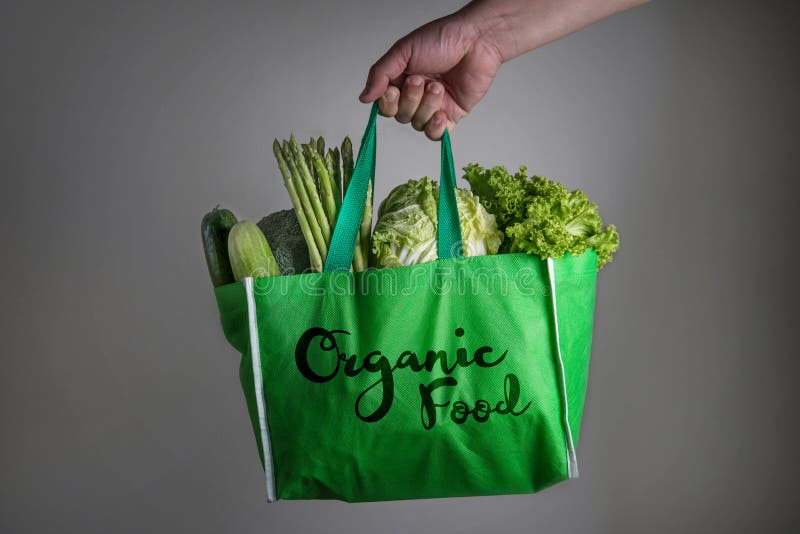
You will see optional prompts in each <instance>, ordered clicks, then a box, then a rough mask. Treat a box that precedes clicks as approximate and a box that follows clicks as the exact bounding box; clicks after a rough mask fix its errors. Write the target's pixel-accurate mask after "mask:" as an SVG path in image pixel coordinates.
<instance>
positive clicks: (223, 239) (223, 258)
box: [200, 206, 236, 287]
mask: <svg viewBox="0 0 800 534" xmlns="http://www.w3.org/2000/svg"><path fill="white" fill-rule="evenodd" d="M235 224H236V217H235V216H234V214H233V213H231V212H230V211H229V210H226V209H219V206H217V207H216V208H214V209H213V210H211V211H210V212H208V213H207V214H206V215H205V217H203V221H202V222H201V223H200V234H201V237H202V238H203V251H204V252H205V255H206V264H207V265H208V274H209V275H210V276H211V283H212V284H214V287H219V286H224V285H226V284H232V283H233V282H234V277H233V271H232V270H231V264H230V261H229V260H228V233H229V232H230V231H231V228H233V226H234V225H235Z"/></svg>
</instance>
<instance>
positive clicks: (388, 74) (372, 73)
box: [358, 39, 411, 104]
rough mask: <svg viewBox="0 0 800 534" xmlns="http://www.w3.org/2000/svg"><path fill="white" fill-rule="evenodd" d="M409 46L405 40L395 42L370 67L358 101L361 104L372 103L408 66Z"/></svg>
mask: <svg viewBox="0 0 800 534" xmlns="http://www.w3.org/2000/svg"><path fill="white" fill-rule="evenodd" d="M410 56H411V44H410V43H409V42H408V41H406V40H405V39H401V40H399V41H397V42H396V43H395V44H394V45H392V47H391V48H390V49H389V50H388V51H387V52H386V53H385V54H384V55H383V56H382V57H381V58H380V59H379V60H378V61H376V62H375V64H374V65H372V68H370V69H369V74H368V75H367V83H366V85H365V86H364V90H363V91H361V95H359V97H358V99H359V100H361V101H362V102H363V103H365V104H367V103H369V102H374V101H375V100H377V99H378V98H380V97H381V96H382V95H383V93H385V92H386V89H387V88H388V87H389V82H391V81H392V80H394V79H396V78H398V77H400V75H401V74H403V72H404V71H405V70H406V67H407V66H408V60H409V57H410Z"/></svg>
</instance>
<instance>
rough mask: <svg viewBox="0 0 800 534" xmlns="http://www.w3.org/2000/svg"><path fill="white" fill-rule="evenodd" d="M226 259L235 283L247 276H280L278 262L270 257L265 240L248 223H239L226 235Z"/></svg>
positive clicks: (270, 252)
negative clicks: (229, 264)
mask: <svg viewBox="0 0 800 534" xmlns="http://www.w3.org/2000/svg"><path fill="white" fill-rule="evenodd" d="M228 258H230V261H231V268H232V269H233V277H234V278H235V279H236V281H237V282H239V281H241V280H242V279H244V278H247V277H248V276H253V277H263V276H280V274H281V271H280V269H279V268H278V262H276V261H275V257H274V256H273V255H272V250H271V249H270V248H269V243H268V242H267V238H266V237H264V233H263V232H262V231H261V229H260V228H259V227H258V226H256V225H255V223H252V222H250V221H239V222H238V223H236V225H235V226H234V227H233V228H231V232H230V234H228Z"/></svg>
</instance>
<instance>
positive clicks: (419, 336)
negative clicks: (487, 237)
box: [216, 251, 597, 502]
mask: <svg viewBox="0 0 800 534" xmlns="http://www.w3.org/2000/svg"><path fill="white" fill-rule="evenodd" d="M596 261H597V259H596V255H595V253H594V252H593V251H588V252H586V253H585V254H583V255H581V256H578V257H571V256H565V257H564V258H561V259H559V260H556V261H555V270H556V280H557V283H556V296H557V303H558V306H557V309H558V321H559V329H560V338H561V345H562V352H563V359H564V366H565V375H566V377H565V378H566V389H567V392H568V408H569V409H568V413H569V423H570V428H571V430H572V434H573V438H574V440H575V441H576V442H577V439H578V433H579V429H580V420H581V415H582V411H583V401H584V397H585V393H586V379H587V374H588V365H589V352H590V344H591V332H592V316H593V308H594V296H595V279H596ZM216 294H217V299H218V303H219V308H220V312H221V316H222V323H223V329H224V331H225V335H226V337H227V339H228V340H229V342H230V343H231V344H232V345H233V346H234V347H235V348H236V350H238V351H239V352H241V353H242V355H243V356H242V363H241V382H242V387H243V389H244V392H245V397H246V399H247V405H248V409H249V411H250V415H251V418H252V421H253V425H254V428H255V429H256V432H255V434H256V440H257V442H258V446H259V451H260V452H261V451H262V450H263V449H262V444H261V440H260V434H259V431H258V414H257V409H256V399H255V389H254V385H253V373H252V363H251V353H250V349H249V346H248V336H249V335H248V322H247V305H246V299H245V294H244V288H243V286H242V284H241V283H236V284H231V285H228V286H223V287H219V288H217V289H216ZM255 302H256V310H257V317H258V334H259V339H260V351H261V368H262V373H263V376H264V396H265V404H266V411H267V419H268V423H269V433H270V441H271V445H272V460H273V463H274V470H275V478H276V487H277V494H278V498H280V499H341V500H345V501H351V502H353V501H375V500H393V499H410V498H429V497H448V496H467V495H491V494H502V493H529V492H534V491H537V490H539V489H542V488H544V487H546V486H549V485H551V484H553V483H555V482H558V481H560V480H564V479H565V478H567V460H566V445H565V429H564V428H563V425H562V409H563V405H562V400H561V397H560V384H559V383H558V381H557V367H556V366H557V365H558V363H557V360H556V357H555V352H556V351H555V344H554V343H555V337H554V333H553V328H552V322H553V318H552V315H551V314H552V311H551V310H552V308H551V304H550V296H549V282H548V280H547V270H546V267H545V265H544V262H543V261H542V260H540V259H539V258H537V257H534V256H529V255H526V254H503V255H496V256H479V257H471V258H459V259H447V260H437V261H435V262H432V263H427V264H423V265H415V266H409V267H400V268H396V269H384V270H373V271H366V272H363V273H338V272H336V273H318V274H303V275H296V276H287V277H280V278H260V279H256V280H255ZM312 328H321V329H324V330H325V332H333V331H337V330H339V331H340V332H336V333H334V334H326V335H322V334H324V333H323V332H320V334H321V335H319V336H318V337H315V338H313V339H312V340H311V343H310V344H309V345H308V350H302V349H301V351H300V352H301V353H302V354H304V355H308V357H307V358H306V357H305V356H303V357H302V358H304V359H305V360H306V361H307V362H308V363H309V365H310V367H311V368H312V369H313V370H314V372H315V373H316V374H317V375H320V376H326V377H327V376H328V375H332V377H331V378H330V379H329V380H327V381H325V382H314V381H312V380H309V378H308V377H306V376H304V374H303V373H302V372H301V371H300V370H299V366H298V361H297V349H298V344H299V342H300V340H301V338H302V337H303V335H304V334H305V333H306V332H308V331H309V329H312ZM459 328H460V329H463V335H461V336H458V335H456V334H457V332H456V330H457V329H459ZM345 332H346V333H345ZM459 333H460V331H459ZM332 340H335V345H334V343H333V341H332ZM482 347H490V348H491V351H490V352H486V350H487V349H486V348H484V349H481V348H482ZM462 348H463V349H465V352H462V354H461V358H462V360H461V361H462V362H470V363H467V365H464V366H461V365H459V364H458V361H459V349H462ZM481 350H483V351H484V352H480V351H481ZM429 351H434V353H433V354H434V356H437V357H436V358H430V365H428V367H425V366H424V365H425V363H426V360H427V359H428V357H429ZM439 351H444V353H445V354H444V355H443V356H442V357H441V358H439V357H438V356H439ZM476 351H479V352H480V354H482V355H483V358H482V363H484V364H489V363H493V362H496V361H498V360H500V358H501V355H502V354H504V353H505V356H504V357H503V358H502V360H500V363H498V364H496V365H493V366H491V367H481V366H480V365H478V363H476V362H475V359H476V358H475V353H476ZM409 352H413V353H414V354H415V355H416V358H413V357H412V356H411V355H410V354H409ZM404 354H405V356H403V355H404ZM353 355H355V357H353ZM340 358H344V359H340ZM443 361H446V364H445V365H444V367H445V369H443V368H442V367H443V366H442V362H443ZM417 362H418V363H419V365H418V366H416V368H417V369H419V370H416V371H415V370H414V369H415V366H414V363H417ZM403 364H405V365H407V366H406V367H401V368H397V369H395V370H394V371H392V372H388V373H386V372H385V370H386V369H387V368H392V367H397V366H398V365H403ZM420 367H422V368H421V369H420ZM337 368H338V370H337ZM382 370H383V371H384V374H385V375H386V376H384V374H382V372H381V371H382ZM348 371H349V372H348ZM448 371H450V372H448ZM349 374H353V375H354V376H348V375H349ZM442 379H444V380H442ZM448 379H449V380H448ZM437 383H439V384H443V385H441V386H440V387H438V388H435V389H432V390H431V391H430V392H429V393H430V394H429V395H427V393H426V395H427V397H426V396H424V395H423V392H422V391H421V388H429V387H430V386H431V385H432V384H437ZM389 384H391V389H392V392H391V393H392V395H391V396H390V397H388V401H387V402H389V401H390V402H391V404H390V405H389V406H388V410H385V413H384V414H383V416H382V417H380V418H379V419H377V420H374V421H369V418H370V416H372V417H376V416H375V412H376V410H380V407H381V402H382V401H384V399H386V397H385V395H387V393H389V391H388V390H389V389H390V388H389ZM370 386H372V387H371V388H370ZM515 390H516V391H518V393H515ZM365 391H366V393H364V392H365ZM515 397H516V398H515ZM480 399H483V401H485V402H480ZM425 402H428V404H427V405H430V403H434V404H436V405H437V406H435V407H434V412H435V422H432V418H431V417H429V416H428V414H427V412H425V411H424V406H426V404H425ZM456 402H463V403H465V404H456ZM448 403H449V404H448ZM487 403H488V404H487ZM498 403H500V405H499V406H498ZM439 405H446V406H439ZM476 406H477V407H478V408H479V411H478V413H477V414H475V413H473V414H470V415H467V416H465V411H466V410H471V411H474V410H475V408H476ZM384 408H385V406H384ZM489 409H492V410H494V409H496V410H497V412H503V411H509V410H511V411H512V412H521V413H519V415H512V414H511V413H505V414H503V413H490V414H488V418H486V420H485V421H483V422H480V421H479V420H476V418H475V415H478V419H484V418H485V417H486V415H487V414H486V413H485V412H486V411H487V410H489ZM357 410H358V411H357ZM454 410H455V411H454ZM378 415H380V414H378ZM423 416H425V417H424V418H423ZM365 419H367V420H365ZM431 423H432V424H431ZM426 426H427V427H429V428H426Z"/></svg>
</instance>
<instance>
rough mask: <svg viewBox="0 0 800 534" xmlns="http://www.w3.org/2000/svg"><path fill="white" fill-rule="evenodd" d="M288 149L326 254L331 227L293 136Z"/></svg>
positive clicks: (290, 138)
mask: <svg viewBox="0 0 800 534" xmlns="http://www.w3.org/2000/svg"><path fill="white" fill-rule="evenodd" d="M289 147H290V149H291V151H292V154H294V161H295V165H296V166H297V170H298V171H299V172H300V176H301V178H302V179H303V183H304V184H305V187H306V191H307V192H308V197H309V200H310V201H311V207H312V208H313V210H314V214H315V215H316V217H317V222H318V223H319V226H320V229H321V230H322V237H323V238H324V239H325V251H326V253H327V249H328V248H327V247H328V244H329V243H330V242H331V227H330V224H328V219H327V217H326V215H325V210H324V209H323V208H322V202H320V199H319V193H318V192H317V187H316V185H315V184H314V180H313V178H312V177H311V171H309V170H308V165H306V160H305V157H304V156H303V151H302V150H301V149H300V145H299V144H298V143H297V139H295V137H294V134H292V135H291V136H289Z"/></svg>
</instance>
